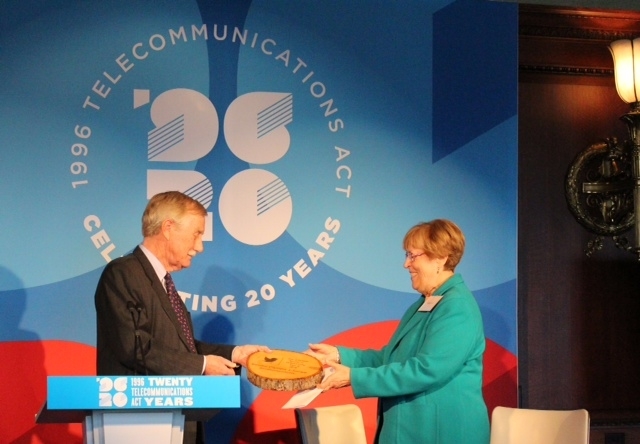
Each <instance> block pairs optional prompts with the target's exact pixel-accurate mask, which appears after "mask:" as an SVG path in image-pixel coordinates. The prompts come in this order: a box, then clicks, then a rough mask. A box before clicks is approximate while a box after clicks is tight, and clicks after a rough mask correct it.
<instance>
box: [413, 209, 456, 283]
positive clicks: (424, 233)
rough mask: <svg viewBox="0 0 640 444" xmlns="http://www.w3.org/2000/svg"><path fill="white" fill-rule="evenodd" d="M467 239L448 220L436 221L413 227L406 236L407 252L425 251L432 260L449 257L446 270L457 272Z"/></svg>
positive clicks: (445, 265)
mask: <svg viewBox="0 0 640 444" xmlns="http://www.w3.org/2000/svg"><path fill="white" fill-rule="evenodd" d="M464 245H465V239H464V234H463V233H462V230H460V228H459V227H458V226H457V225H456V224H454V223H453V222H451V221H449V220H446V219H435V220H432V221H430V222H422V223H419V224H417V225H415V226H413V227H412V228H411V229H410V230H409V231H408V232H407V234H406V235H405V236H404V241H403V247H404V249H405V250H408V249H410V248H414V249H416V250H421V251H424V252H425V253H426V254H427V256H429V257H430V258H442V257H447V262H445V264H444V268H445V269H446V270H451V271H453V270H455V268H456V266H457V265H458V263H460V259H462V255H463V253H464Z"/></svg>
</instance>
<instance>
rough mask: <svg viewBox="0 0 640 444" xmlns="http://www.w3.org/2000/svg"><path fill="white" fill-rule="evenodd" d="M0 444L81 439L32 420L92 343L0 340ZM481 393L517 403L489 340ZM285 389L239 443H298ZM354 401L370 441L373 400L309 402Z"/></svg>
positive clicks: (506, 357) (493, 400) (513, 371)
mask: <svg viewBox="0 0 640 444" xmlns="http://www.w3.org/2000/svg"><path fill="white" fill-rule="evenodd" d="M397 325H398V321H387V322H380V323H375V324H368V325H363V326H360V327H356V328H353V329H351V330H347V331H345V332H343V333H340V334H337V335H335V336H333V337H330V338H327V339H326V340H324V341H323V342H328V343H331V344H340V345H345V346H349V347H358V348H365V347H366V348H380V347H382V346H383V345H384V344H386V343H387V342H388V340H389V338H390V337H391V335H392V333H393V331H394V330H395V329H396V327H397ZM0 356H2V357H3V359H2V361H0V381H3V390H2V391H0V393H2V394H1V395H0V444H39V443H45V442H46V443H65V444H80V443H82V427H81V425H80V424H71V425H66V424H46V425H36V424H35V422H34V417H35V415H36V413H37V412H38V411H39V410H40V408H41V407H42V404H43V403H44V400H45V398H46V391H47V390H46V380H47V378H46V377H47V376H54V375H56V376H64V375H67V376H90V375H95V357H96V352H95V348H94V347H90V346H87V345H83V344H78V343H73V342H65V341H30V342H3V343H0ZM484 362H485V366H484V389H483V390H484V395H485V400H486V401H487V405H488V407H489V413H491V411H492V410H493V408H494V407H495V406H497V405H504V406H511V407H515V406H516V404H517V399H516V393H517V391H516V388H517V376H516V375H517V359H516V357H515V356H514V355H513V354H511V353H510V352H509V351H507V350H506V349H504V348H503V347H501V346H500V345H498V344H496V343H495V342H493V341H491V340H487V350H486V352H485V356H484ZM291 396H292V393H289V392H270V391H266V390H265V391H263V392H262V393H261V394H260V395H259V396H258V397H257V398H256V400H255V401H254V403H253V405H252V406H251V408H250V409H249V410H248V412H247V414H246V415H245V417H244V418H243V420H242V421H241V423H240V424H239V426H238V429H237V431H236V435H235V437H234V439H233V442H234V443H237V444H245V443H246V444H254V443H258V442H259V443H261V444H272V443H273V444H283V443H288V444H294V443H295V444H299V443H300V441H299V439H298V436H297V434H296V431H295V418H294V414H293V411H292V410H282V406H283V405H284V404H285V403H286V402H287V401H288V400H289V398H291ZM347 403H355V404H357V405H358V406H360V408H361V409H362V413H363V416H364V419H365V426H366V431H367V438H368V441H369V442H370V443H371V442H373V435H374V433H375V415H376V400H375V399H361V400H356V399H354V398H353V395H352V394H351V389H349V388H344V389H340V390H333V391H330V392H327V393H323V394H322V395H321V396H319V397H318V398H316V399H315V400H314V401H313V402H312V403H311V405H310V407H321V406H328V405H337V404H347Z"/></svg>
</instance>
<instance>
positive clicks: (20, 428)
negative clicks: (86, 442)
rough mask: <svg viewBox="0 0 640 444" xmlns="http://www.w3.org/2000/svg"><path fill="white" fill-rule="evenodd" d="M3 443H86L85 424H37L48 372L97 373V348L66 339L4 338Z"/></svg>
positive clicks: (0, 367) (0, 348) (0, 370)
mask: <svg viewBox="0 0 640 444" xmlns="http://www.w3.org/2000/svg"><path fill="white" fill-rule="evenodd" d="M0 356H2V360H1V361H0V381H2V390H1V391H0V393H1V394H0V444H9V443H11V444H40V443H65V444H80V443H82V426H81V424H70V425H68V424H43V425H40V424H39V425H36V424H35V415H36V414H37V413H38V411H40V408H41V407H42V404H44V401H45V399H46V398H47V376H91V375H95V374H96V364H95V363H96V350H95V348H94V347H90V346H88V345H83V344H78V343H75V342H66V341H28V342H27V341H25V342H0Z"/></svg>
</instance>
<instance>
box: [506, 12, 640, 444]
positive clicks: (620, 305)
mask: <svg viewBox="0 0 640 444" xmlns="http://www.w3.org/2000/svg"><path fill="white" fill-rule="evenodd" d="M639 36H640V13H638V12H620V11H596V10H579V9H573V8H548V7H538V6H524V5H521V6H520V62H519V63H520V82H519V111H518V113H519V199H518V200H519V209H518V218H519V221H518V226H519V227H518V235H519V241H518V246H519V250H518V262H519V263H518V300H519V307H518V310H519V316H518V317H519V341H518V343H519V357H520V374H519V385H520V390H521V393H520V397H521V407H528V408H543V409H573V408H586V409H588V410H589V412H590V413H591V419H592V423H593V424H594V426H598V425H622V426H629V427H634V426H637V425H640V262H638V260H637V258H636V257H635V256H633V255H632V254H630V253H627V252H624V251H621V250H618V249H617V248H615V246H614V245H613V242H612V241H611V240H610V239H606V240H605V243H604V248H603V249H602V250H601V251H598V252H596V253H595V254H594V255H593V256H592V257H591V258H588V257H587V256H586V255H585V253H584V250H585V248H586V245H587V242H588V241H589V240H591V239H593V238H594V237H595V236H594V235H592V234H590V233H589V232H587V231H586V230H585V229H584V228H583V227H582V226H581V225H579V224H578V222H577V221H576V220H575V219H574V218H573V216H572V214H571V213H570V211H569V209H568V207H567V203H566V200H565V195H564V181H565V175H566V173H567V169H568V167H569V165H570V164H571V162H572V161H573V159H574V158H575V156H576V155H577V154H578V152H580V151H581V150H583V149H584V148H586V147H588V146H589V145H591V144H593V143H595V142H598V141H601V140H603V139H605V138H607V137H611V136H615V137H618V138H619V139H621V140H622V139H626V138H627V129H626V126H625V125H624V123H623V122H622V121H620V120H619V117H620V116H621V115H622V114H624V113H625V112H627V110H628V109H629V107H628V105H627V104H625V103H624V102H622V100H621V99H620V98H619V97H618V95H617V93H616V89H615V82H614V78H613V72H612V69H613V61H612V58H611V55H610V53H609V50H608V44H609V43H610V42H611V41H613V40H616V39H619V38H633V37H639ZM629 235H630V236H632V235H633V234H632V232H630V233H629ZM626 442H627V444H628V443H629V442H631V441H629V440H627V441H626Z"/></svg>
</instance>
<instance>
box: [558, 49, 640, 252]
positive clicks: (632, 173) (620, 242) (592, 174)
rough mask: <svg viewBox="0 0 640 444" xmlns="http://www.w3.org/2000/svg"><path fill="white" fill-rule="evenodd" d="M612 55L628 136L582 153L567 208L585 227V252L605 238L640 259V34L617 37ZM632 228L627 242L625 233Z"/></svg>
mask: <svg viewBox="0 0 640 444" xmlns="http://www.w3.org/2000/svg"><path fill="white" fill-rule="evenodd" d="M609 49H610V50H611V54H612V56H613V64H614V74H615V81H616V89H617V91H618V95H619V96H620V98H621V99H622V100H624V101H625V102H627V103H629V104H630V106H631V109H630V110H629V112H628V113H626V114H625V115H623V116H622V117H620V119H621V120H622V121H624V122H625V123H626V124H627V128H628V130H629V137H630V140H625V141H624V142H622V143H618V141H617V140H616V139H615V138H608V139H606V140H605V141H603V142H600V143H595V144H593V145H591V146H589V147H588V148H587V149H585V150H584V151H582V152H580V153H579V154H578V155H577V156H576V158H575V160H574V161H573V163H572V164H571V166H570V168H569V171H568V173H567V177H566V181H565V196H566V198H567V203H568V205H569V209H570V211H571V212H572V213H573V216H574V217H575V218H576V219H577V221H578V222H579V223H580V224H581V225H582V226H583V227H585V228H586V229H587V230H588V231H590V232H592V233H594V234H596V238H595V239H594V240H591V241H589V243H588V245H587V249H586V254H587V256H591V255H592V254H593V253H594V252H595V251H596V250H600V249H601V248H602V241H603V239H604V237H605V236H607V237H612V239H613V241H614V243H615V245H616V247H618V248H620V249H623V250H626V251H629V252H631V253H634V254H636V255H637V257H638V260H640V217H635V214H639V213H640V38H636V39H634V40H616V41H615V42H612V43H611V45H610V46H609ZM632 227H634V228H635V230H634V231H635V233H634V234H635V236H634V239H633V241H632V242H630V241H629V240H628V239H627V237H626V236H625V235H624V233H626V232H627V231H628V230H630V229H631V228H632Z"/></svg>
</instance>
